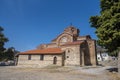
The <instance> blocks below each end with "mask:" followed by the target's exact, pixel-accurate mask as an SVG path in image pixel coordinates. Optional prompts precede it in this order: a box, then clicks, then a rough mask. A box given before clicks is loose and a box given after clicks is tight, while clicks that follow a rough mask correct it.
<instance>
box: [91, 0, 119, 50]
mask: <svg viewBox="0 0 120 80" xmlns="http://www.w3.org/2000/svg"><path fill="white" fill-rule="evenodd" d="M100 7H101V11H100V15H96V16H91V17H90V23H91V27H94V28H96V32H95V33H96V34H97V37H98V40H97V43H98V44H99V45H100V46H103V47H105V48H106V49H108V51H109V52H113V51H114V52H115V51H117V50H118V47H120V0H101V4H100Z"/></svg>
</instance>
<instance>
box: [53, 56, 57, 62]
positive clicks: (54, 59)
mask: <svg viewBox="0 0 120 80" xmlns="http://www.w3.org/2000/svg"><path fill="white" fill-rule="evenodd" d="M53 64H57V57H56V56H55V57H54V58H53Z"/></svg>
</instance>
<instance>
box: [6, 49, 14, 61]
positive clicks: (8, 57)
mask: <svg viewBox="0 0 120 80" xmlns="http://www.w3.org/2000/svg"><path fill="white" fill-rule="evenodd" d="M15 53H16V51H15V48H14V47H10V48H8V49H7V50H6V52H5V53H4V54H5V57H4V58H5V59H6V60H14V56H15Z"/></svg>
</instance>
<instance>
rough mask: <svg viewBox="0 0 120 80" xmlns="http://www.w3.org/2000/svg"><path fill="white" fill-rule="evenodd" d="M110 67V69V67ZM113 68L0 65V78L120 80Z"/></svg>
mask: <svg viewBox="0 0 120 80" xmlns="http://www.w3.org/2000/svg"><path fill="white" fill-rule="evenodd" d="M110 68H111V69H110ZM112 69H113V70H115V69H116V68H112V67H110V66H107V67H84V68H82V67H59V66H48V67H45V68H42V69H41V68H21V67H14V66H13V67H10V66H6V67H0V80H120V78H118V77H117V73H115V72H109V70H112Z"/></svg>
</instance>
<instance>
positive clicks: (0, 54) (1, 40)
mask: <svg viewBox="0 0 120 80" xmlns="http://www.w3.org/2000/svg"><path fill="white" fill-rule="evenodd" d="M3 31H4V29H3V28H2V27H1V26H0V60H2V59H3V58H4V57H5V54H4V50H5V48H4V44H5V42H7V41H8V38H6V37H5V36H4V34H3Z"/></svg>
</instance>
